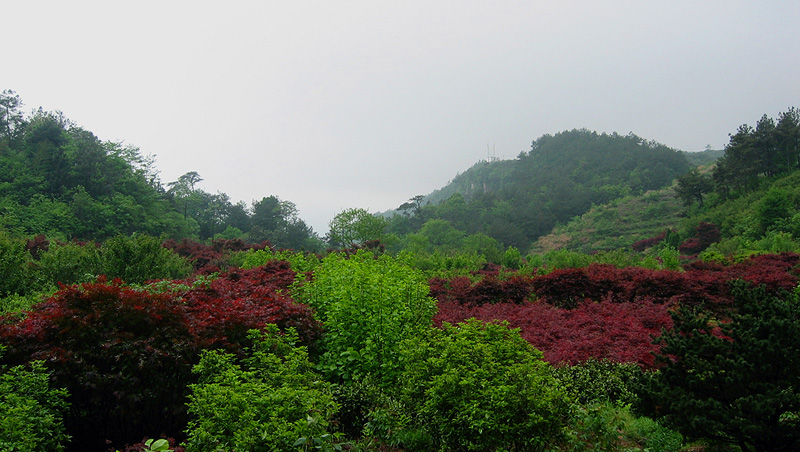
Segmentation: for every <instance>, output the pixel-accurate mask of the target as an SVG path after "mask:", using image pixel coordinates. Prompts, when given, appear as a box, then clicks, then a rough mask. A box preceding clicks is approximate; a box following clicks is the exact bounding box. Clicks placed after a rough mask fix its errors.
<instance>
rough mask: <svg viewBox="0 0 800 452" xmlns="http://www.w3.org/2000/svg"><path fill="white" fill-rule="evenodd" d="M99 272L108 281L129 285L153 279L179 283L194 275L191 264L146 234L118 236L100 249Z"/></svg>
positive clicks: (107, 241)
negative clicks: (184, 278)
mask: <svg viewBox="0 0 800 452" xmlns="http://www.w3.org/2000/svg"><path fill="white" fill-rule="evenodd" d="M100 262H101V264H100V265H101V266H100V270H101V272H102V273H103V274H104V275H106V276H108V277H109V278H120V279H122V280H123V281H125V282H127V283H129V284H141V283H144V282H145V281H147V280H151V279H180V278H183V277H185V276H187V275H188V274H189V273H190V272H191V265H190V264H189V263H188V261H187V260H186V259H184V258H182V257H180V256H178V255H177V254H176V253H174V252H172V251H170V250H168V249H166V248H164V247H162V246H161V240H159V239H158V238H156V237H151V236H148V235H145V234H133V235H132V236H130V237H126V236H122V235H118V236H116V237H113V238H111V239H108V240H106V241H105V242H104V243H103V246H102V247H101V248H100Z"/></svg>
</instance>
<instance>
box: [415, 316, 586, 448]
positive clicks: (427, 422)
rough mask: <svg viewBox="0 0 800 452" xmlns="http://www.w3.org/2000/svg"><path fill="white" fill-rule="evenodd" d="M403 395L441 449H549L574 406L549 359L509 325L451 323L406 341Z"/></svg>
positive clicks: (417, 418)
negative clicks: (553, 372)
mask: <svg viewBox="0 0 800 452" xmlns="http://www.w3.org/2000/svg"><path fill="white" fill-rule="evenodd" d="M403 363H404V365H405V370H404V372H403V374H402V376H401V379H400V380H399V381H400V390H401V397H402V399H401V400H402V401H403V402H404V403H405V405H406V406H409V407H414V408H415V410H416V413H415V421H416V423H417V425H418V426H419V427H422V428H424V429H425V430H426V431H427V432H428V433H429V434H430V437H431V438H433V441H434V443H435V445H436V446H437V447H439V448H440V449H441V450H455V451H499V450H525V451H536V450H544V449H545V448H546V447H547V445H549V444H553V443H554V442H556V441H558V440H560V439H561V436H562V433H563V429H564V427H565V425H566V423H567V421H568V418H569V406H570V400H569V397H568V396H567V394H566V393H565V391H563V389H562V388H561V387H560V385H559V383H558V381H557V380H556V379H555V378H554V377H553V376H552V369H551V368H550V366H549V364H547V363H546V362H544V361H542V353H541V352H539V351H538V350H536V349H534V348H533V347H532V346H531V345H530V344H529V343H528V342H527V341H525V340H524V339H523V338H522V337H521V336H520V335H519V330H512V329H509V328H508V326H507V325H505V324H494V323H488V324H486V323H483V322H480V321H478V320H474V319H472V320H468V321H466V322H464V323H460V324H458V325H456V326H453V325H450V324H448V323H445V324H443V325H442V328H441V329H439V328H431V329H429V331H428V333H427V334H425V335H420V336H419V337H414V338H410V339H408V340H406V341H405V342H404V343H403Z"/></svg>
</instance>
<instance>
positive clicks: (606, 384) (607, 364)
mask: <svg viewBox="0 0 800 452" xmlns="http://www.w3.org/2000/svg"><path fill="white" fill-rule="evenodd" d="M553 375H554V376H555V377H556V379H558V380H559V381H560V382H561V384H562V385H563V386H564V388H565V389H566V390H567V391H568V392H570V393H571V394H572V395H573V397H575V399H576V400H577V401H578V402H579V403H581V404H583V405H590V404H593V403H613V404H616V405H617V406H624V405H628V404H631V403H633V402H635V401H636V397H637V396H636V392H635V391H636V385H637V384H638V382H639V380H640V378H641V375H642V371H641V369H640V368H639V366H637V365H636V364H633V363H617V362H612V361H608V360H597V359H590V360H588V361H583V362H581V363H579V364H576V365H574V366H567V365H565V366H560V367H556V368H555V369H554V373H553Z"/></svg>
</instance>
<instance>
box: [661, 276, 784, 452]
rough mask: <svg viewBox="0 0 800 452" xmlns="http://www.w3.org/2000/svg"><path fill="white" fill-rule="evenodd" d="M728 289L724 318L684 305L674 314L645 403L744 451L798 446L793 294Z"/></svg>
mask: <svg viewBox="0 0 800 452" xmlns="http://www.w3.org/2000/svg"><path fill="white" fill-rule="evenodd" d="M732 290H733V293H734V297H735V302H734V305H733V306H732V307H731V309H730V311H729V312H727V316H726V317H723V318H721V319H720V318H717V317H715V316H714V315H713V314H712V313H710V312H708V311H705V310H702V309H698V308H693V307H686V306H684V307H681V308H680V309H678V310H677V311H676V312H674V313H673V321H674V328H673V329H672V330H670V331H667V332H665V333H664V334H662V335H661V337H660V339H659V341H660V342H661V343H662V345H663V347H662V349H661V351H660V354H659V356H658V361H659V362H660V363H661V364H663V367H662V368H661V370H660V372H658V373H656V374H655V377H654V378H653V380H652V381H651V382H650V384H649V385H648V387H647V389H648V390H647V391H646V397H645V398H646V399H647V400H648V404H647V405H649V407H650V409H651V410H652V412H653V414H655V415H658V416H663V417H664V418H665V420H666V421H667V422H668V423H669V424H671V425H672V426H674V427H675V428H676V429H677V430H678V431H680V432H681V433H683V434H684V435H686V436H688V437H691V438H708V439H712V440H716V441H720V442H723V443H731V444H736V445H737V446H739V447H740V448H741V450H742V451H743V452H750V451H755V452H767V451H789V450H798V447H800V416H798V413H800V320H799V319H798V317H797V312H798V310H800V300H799V299H798V293H794V294H783V295H781V296H774V295H769V294H768V293H767V292H766V291H765V289H763V288H756V289H753V288H750V287H749V283H745V282H741V281H740V282H739V283H737V284H736V285H735V286H734V287H733V289H732Z"/></svg>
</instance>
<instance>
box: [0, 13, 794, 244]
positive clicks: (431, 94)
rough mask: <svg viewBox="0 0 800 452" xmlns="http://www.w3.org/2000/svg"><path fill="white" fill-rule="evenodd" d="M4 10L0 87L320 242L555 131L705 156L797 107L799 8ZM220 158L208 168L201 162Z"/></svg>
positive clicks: (170, 176)
mask: <svg viewBox="0 0 800 452" xmlns="http://www.w3.org/2000/svg"><path fill="white" fill-rule="evenodd" d="M5 3H6V4H4V5H3V17H4V19H5V20H4V24H3V33H4V36H5V37H6V38H7V39H8V40H9V45H7V46H5V48H4V53H3V56H4V60H3V61H4V62H5V63H4V65H3V72H2V78H1V80H0V82H1V83H2V88H7V89H13V90H15V91H16V92H17V93H19V94H20V96H21V97H22V99H23V100H24V101H25V102H26V106H25V109H26V111H30V109H33V108H37V107H39V106H43V107H44V108H45V110H49V111H55V110H61V111H64V112H65V113H66V114H67V115H68V117H69V118H71V119H72V120H73V121H75V122H76V123H77V124H78V125H80V126H81V127H83V128H85V129H87V130H91V131H92V132H93V133H94V134H95V135H96V136H97V137H98V138H99V139H100V140H101V141H124V142H125V143H126V144H128V145H131V146H135V147H138V148H139V149H140V150H141V153H142V155H145V156H147V155H154V156H155V157H156V166H157V167H158V169H159V170H160V171H161V178H162V180H163V181H165V182H166V183H168V182H173V181H177V180H178V178H179V177H180V176H181V175H183V174H185V173H187V172H190V171H195V172H197V173H198V174H199V175H200V176H201V177H202V179H203V181H201V182H200V183H199V185H198V187H199V188H202V189H203V190H205V191H207V192H209V193H216V192H217V191H223V192H225V193H227V194H228V195H229V196H230V198H231V200H232V201H233V202H234V203H236V202H238V201H244V202H245V203H246V204H250V203H251V202H252V201H254V200H255V201H257V200H260V199H261V197H262V196H264V194H265V193H269V194H274V195H276V196H278V197H279V198H280V199H284V200H291V201H292V202H294V203H296V206H297V209H298V212H299V214H300V215H301V216H302V218H304V219H305V220H306V221H307V222H308V224H309V225H310V226H313V228H314V230H315V231H317V232H319V233H324V232H325V231H326V230H327V227H328V222H329V221H330V219H331V218H332V217H333V216H334V214H335V213H336V212H338V211H341V210H342V209H344V208H350V207H364V208H369V209H370V211H372V212H376V211H383V210H386V209H390V208H394V207H396V206H398V205H400V204H401V203H403V202H404V201H405V200H406V199H407V198H408V197H409V194H416V193H428V192H431V191H433V190H434V189H437V188H440V187H442V186H443V185H444V184H445V183H446V182H447V181H448V180H449V179H451V178H452V177H453V176H454V175H455V174H456V173H457V172H460V171H462V172H463V171H464V170H465V169H466V168H468V167H469V166H471V165H472V164H474V163H475V162H477V161H478V160H480V159H482V158H485V157H486V145H487V144H489V145H493V146H494V147H495V148H496V154H497V156H498V157H505V158H514V157H515V156H517V155H518V154H519V152H521V151H526V152H527V151H528V150H529V149H530V143H531V141H532V140H534V139H536V138H537V137H539V136H542V135H544V134H553V133H557V132H559V131H563V130H570V129H572V128H579V127H585V128H587V129H589V130H596V131H598V132H599V133H603V132H605V133H609V134H610V133H613V132H618V133H620V134H622V135H626V134H628V132H631V131H632V132H634V133H635V134H637V135H638V136H641V137H644V138H646V139H648V140H656V141H657V142H659V143H663V144H665V145H666V146H669V147H673V148H676V149H681V150H687V151H696V150H702V149H704V148H705V146H706V145H711V146H712V147H713V148H715V149H721V148H722V146H723V145H724V144H725V143H726V142H727V140H728V134H729V133H730V132H731V131H732V130H734V129H735V127H736V126H738V125H739V124H743V123H753V122H755V121H756V120H757V119H758V118H759V116H760V115H761V114H764V113H767V114H769V115H771V116H774V115H776V114H777V113H778V112H780V111H783V110H785V109H786V108H787V107H789V106H790V105H797V104H798V100H800V83H797V80H800V29H798V27H797V18H798V17H800V3H798V2H797V1H795V0H774V1H770V2H756V1H739V2H730V1H722V0H710V1H704V2H696V1H689V0H676V1H670V2H641V1H629V0H621V1H613V2H591V1H582V0H568V1H559V2H541V1H511V2H501V3H497V2H485V1H474V0H467V1H458V2H456V1H452V0H445V1H437V2H429V1H419V0H411V1H404V2H375V1H364V0H355V1H348V2H322V1H316V0H311V1H304V2H247V1H244V2H233V3H231V4H227V3H225V4H223V3H202V4H197V3H193V4H191V5H190V4H187V3H185V2H154V1H149V0H144V1H139V2H97V1H91V0H76V1H70V2H63V1H49V0H45V1H43V2H29V1H9V2H5ZM221 157H222V158H221Z"/></svg>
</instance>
